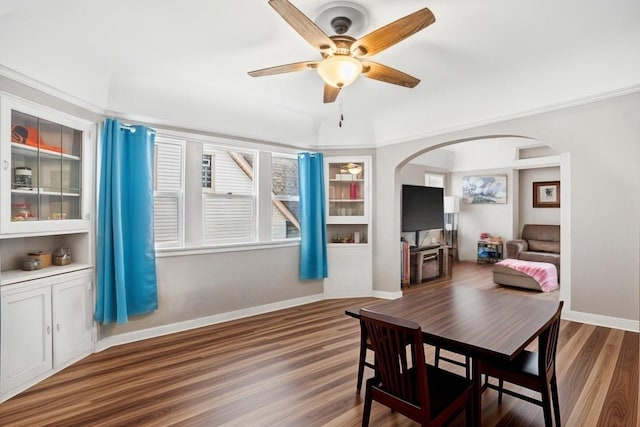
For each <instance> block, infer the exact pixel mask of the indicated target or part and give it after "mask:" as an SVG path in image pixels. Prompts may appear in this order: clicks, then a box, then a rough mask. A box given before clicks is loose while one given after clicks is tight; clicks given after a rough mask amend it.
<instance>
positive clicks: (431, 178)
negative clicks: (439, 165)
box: [424, 173, 444, 188]
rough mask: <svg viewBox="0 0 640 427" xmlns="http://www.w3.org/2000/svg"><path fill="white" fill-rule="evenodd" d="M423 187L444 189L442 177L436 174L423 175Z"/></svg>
mask: <svg viewBox="0 0 640 427" xmlns="http://www.w3.org/2000/svg"><path fill="white" fill-rule="evenodd" d="M424 185H425V186H426V187H437V188H444V175H442V174H437V173H425V174H424Z"/></svg>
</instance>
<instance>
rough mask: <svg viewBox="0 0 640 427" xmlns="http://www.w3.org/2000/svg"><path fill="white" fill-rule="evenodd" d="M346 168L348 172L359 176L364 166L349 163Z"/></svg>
mask: <svg viewBox="0 0 640 427" xmlns="http://www.w3.org/2000/svg"><path fill="white" fill-rule="evenodd" d="M346 168H347V172H349V173H350V174H351V175H353V177H354V178H357V176H358V175H360V172H362V166H361V165H359V164H358V163H349V164H347V165H346Z"/></svg>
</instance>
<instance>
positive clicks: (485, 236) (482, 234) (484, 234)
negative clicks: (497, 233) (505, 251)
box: [480, 233, 491, 240]
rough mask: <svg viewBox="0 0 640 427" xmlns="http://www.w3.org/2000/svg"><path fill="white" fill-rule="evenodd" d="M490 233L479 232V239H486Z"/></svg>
mask: <svg viewBox="0 0 640 427" xmlns="http://www.w3.org/2000/svg"><path fill="white" fill-rule="evenodd" d="M489 237H491V235H490V234H489V233H480V240H487V239H488V238H489Z"/></svg>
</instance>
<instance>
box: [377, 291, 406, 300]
mask: <svg viewBox="0 0 640 427" xmlns="http://www.w3.org/2000/svg"><path fill="white" fill-rule="evenodd" d="M372 296H374V297H375V298H382V299H398V298H402V291H397V292H387V291H373V294H372Z"/></svg>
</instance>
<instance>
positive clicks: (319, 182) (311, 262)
mask: <svg viewBox="0 0 640 427" xmlns="http://www.w3.org/2000/svg"><path fill="white" fill-rule="evenodd" d="M323 175H324V173H323V157H322V153H313V154H310V153H300V154H298V189H299V193H300V236H301V240H300V279H302V280H319V279H323V278H325V277H327V225H326V216H325V206H324V176H323Z"/></svg>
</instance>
